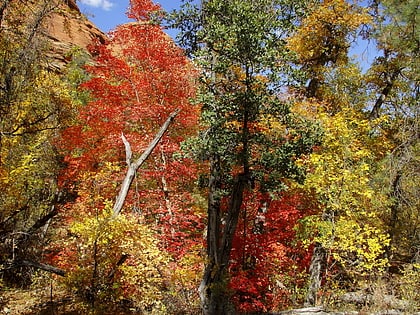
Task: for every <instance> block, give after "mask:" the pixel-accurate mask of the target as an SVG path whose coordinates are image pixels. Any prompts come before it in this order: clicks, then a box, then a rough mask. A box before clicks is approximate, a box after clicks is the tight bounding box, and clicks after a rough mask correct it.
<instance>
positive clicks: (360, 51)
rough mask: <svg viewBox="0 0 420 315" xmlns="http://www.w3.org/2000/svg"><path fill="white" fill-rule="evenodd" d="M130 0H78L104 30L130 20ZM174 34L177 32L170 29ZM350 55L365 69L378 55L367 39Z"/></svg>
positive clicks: (168, 3) (169, 6)
mask: <svg viewBox="0 0 420 315" xmlns="http://www.w3.org/2000/svg"><path fill="white" fill-rule="evenodd" d="M155 2H156V3H159V4H160V5H161V6H162V7H163V9H165V10H166V11H171V10H173V9H176V8H178V7H179V6H180V4H181V0H157V1H155ZM128 3H129V0H77V4H78V6H79V8H80V10H81V11H82V13H83V14H85V15H86V16H87V17H88V18H89V19H90V20H91V21H92V22H93V23H95V25H96V26H97V27H99V29H101V30H102V31H104V32H108V31H110V30H113V29H114V28H115V27H116V26H117V25H119V24H123V23H125V22H128V19H127V16H126V15H125V12H126V10H127V7H128ZM168 34H169V35H171V36H174V35H175V34H176V32H174V31H169V32H168ZM349 54H350V56H352V57H353V56H357V57H356V58H357V59H358V60H359V62H360V64H361V66H362V68H363V70H366V69H367V68H368V67H369V65H370V64H371V62H372V61H373V58H374V57H375V56H376V55H377V51H376V49H375V47H372V45H369V44H368V42H367V41H361V40H359V41H357V42H356V43H354V44H353V47H352V48H351V50H350V53H349Z"/></svg>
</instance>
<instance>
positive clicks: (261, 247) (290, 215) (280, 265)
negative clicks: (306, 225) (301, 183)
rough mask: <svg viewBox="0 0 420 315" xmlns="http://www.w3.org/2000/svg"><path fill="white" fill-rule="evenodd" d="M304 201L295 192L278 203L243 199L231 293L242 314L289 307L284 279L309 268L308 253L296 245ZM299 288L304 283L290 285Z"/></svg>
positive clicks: (256, 195) (259, 197)
mask: <svg viewBox="0 0 420 315" xmlns="http://www.w3.org/2000/svg"><path fill="white" fill-rule="evenodd" d="M304 199H305V198H304V197H303V196H302V195H301V194H299V193H297V192H295V193H293V194H285V195H284V196H282V197H281V198H280V199H278V200H273V199H271V198H270V197H269V196H268V195H266V194H260V193H257V192H254V193H252V194H248V195H247V197H246V200H245V202H244V206H243V210H242V217H241V218H240V222H239V225H238V229H237V232H236V235H235V238H234V243H233V249H232V254H231V264H230V276H231V279H230V288H231V289H232V290H233V301H234V303H235V304H236V306H237V308H238V310H240V311H241V312H265V311H270V310H275V309H276V308H278V307H279V306H285V305H286V304H290V295H291V293H290V292H289V291H288V288H286V285H287V284H288V283H283V281H287V280H288V279H294V280H295V281H296V282H298V281H303V280H302V279H300V280H299V277H298V274H299V273H300V272H302V271H304V270H305V269H306V268H307V267H308V265H309V263H310V253H309V252H308V251H306V250H304V249H302V248H299V246H296V245H298V244H296V243H295V236H296V232H295V230H294V227H295V226H296V224H297V221H298V220H299V219H301V218H302V217H303V216H304V215H306V214H307V208H306V206H305V205H304ZM295 285H296V286H299V285H300V286H303V285H304V283H295Z"/></svg>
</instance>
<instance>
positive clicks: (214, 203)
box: [199, 158, 247, 315]
mask: <svg viewBox="0 0 420 315" xmlns="http://www.w3.org/2000/svg"><path fill="white" fill-rule="evenodd" d="M246 183H247V178H246V176H244V175H239V176H238V177H237V178H236V179H235V182H234V185H233V188H232V193H231V196H230V203H229V208H228V209H227V213H226V215H225V222H224V225H223V226H221V208H220V197H219V196H218V194H219V193H220V161H219V159H218V158H213V159H212V160H211V170H210V182H209V201H208V225H207V259H208V262H207V264H206V267H205V271H204V275H203V279H202V282H201V284H200V288H199V292H200V299H201V307H202V310H203V314H204V315H226V314H233V313H234V310H233V307H232V306H231V304H230V299H229V295H228V292H227V287H226V285H227V283H226V282H227V277H226V275H227V267H228V265H229V258H230V253H231V250H232V241H233V237H234V235H235V231H236V227H237V224H238V218H239V212H240V209H241V205H242V200H243V194H244V190H245V185H246Z"/></svg>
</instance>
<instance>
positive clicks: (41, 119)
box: [0, 0, 73, 283]
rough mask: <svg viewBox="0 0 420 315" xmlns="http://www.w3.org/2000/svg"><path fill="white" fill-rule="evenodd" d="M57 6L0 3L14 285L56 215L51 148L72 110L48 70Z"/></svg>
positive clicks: (2, 209) (0, 103)
mask: <svg viewBox="0 0 420 315" xmlns="http://www.w3.org/2000/svg"><path fill="white" fill-rule="evenodd" d="M59 3H60V2H59V1H51V0H48V1H47V0H45V1H44V0H39V1H30V2H27V1H2V2H1V4H0V69H1V71H0V190H1V195H0V239H1V244H2V245H1V246H0V248H1V249H0V257H1V258H0V261H1V262H0V263H1V264H2V265H3V266H6V268H5V271H4V274H3V271H2V275H5V276H7V275H8V274H9V276H10V278H11V280H12V282H18V281H19V280H22V281H23V280H24V282H25V283H27V280H29V279H30V277H31V272H30V270H28V268H24V270H22V269H20V267H18V268H17V269H16V268H14V267H17V266H18V265H19V262H20V260H22V259H35V260H38V259H39V258H40V257H39V256H40V250H41V248H42V246H40V245H41V244H42V243H43V236H44V234H45V231H42V230H41V229H40V228H41V227H43V226H46V224H47V222H49V219H51V218H52V217H53V216H54V215H56V214H57V209H56V208H55V204H56V203H57V201H58V190H57V174H58V170H59V168H60V160H59V155H58V152H57V150H56V148H55V143H54V141H55V140H56V137H57V136H58V133H59V131H60V129H61V128H62V127H63V126H64V125H66V123H67V122H68V118H69V117H70V116H71V114H70V113H71V108H72V107H73V100H72V98H71V95H70V86H69V85H67V84H66V83H65V82H64V80H62V78H61V77H60V76H59V75H58V74H57V73H51V72H49V71H48V70H47V64H48V59H47V52H48V49H49V48H48V42H47V38H46V36H45V22H46V19H47V18H48V17H49V16H50V15H51V14H52V13H53V12H56V11H57V10H58V9H59ZM19 275H22V277H20V276H19Z"/></svg>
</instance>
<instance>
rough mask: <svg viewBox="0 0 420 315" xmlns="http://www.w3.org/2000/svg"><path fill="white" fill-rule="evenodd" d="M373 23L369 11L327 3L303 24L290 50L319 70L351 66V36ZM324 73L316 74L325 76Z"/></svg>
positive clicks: (342, 2) (334, 1) (336, 0)
mask: <svg viewBox="0 0 420 315" xmlns="http://www.w3.org/2000/svg"><path fill="white" fill-rule="evenodd" d="M370 21H371V19H370V17H369V15H368V14H367V12H366V11H364V10H362V9H360V8H358V7H357V6H356V5H352V4H350V3H349V2H348V1H345V0H325V1H322V2H321V3H320V4H319V5H318V6H317V7H316V8H314V10H313V11H312V13H311V14H310V15H309V16H308V17H307V18H306V19H304V20H303V22H302V24H301V26H300V27H299V29H298V31H297V32H296V34H294V36H292V37H291V38H289V40H288V47H289V49H291V50H292V51H294V52H296V53H297V55H298V56H299V58H300V61H301V62H302V63H304V64H311V65H312V66H314V67H315V68H316V67H317V66H323V65H324V64H326V63H327V62H333V63H337V64H343V63H346V62H347V49H348V47H349V45H348V43H347V36H348V34H349V33H351V32H354V31H355V30H357V28H359V27H360V26H361V25H362V24H365V23H369V22H370ZM315 68H314V70H315ZM320 70H322V69H318V70H315V72H317V73H322V71H320Z"/></svg>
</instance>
